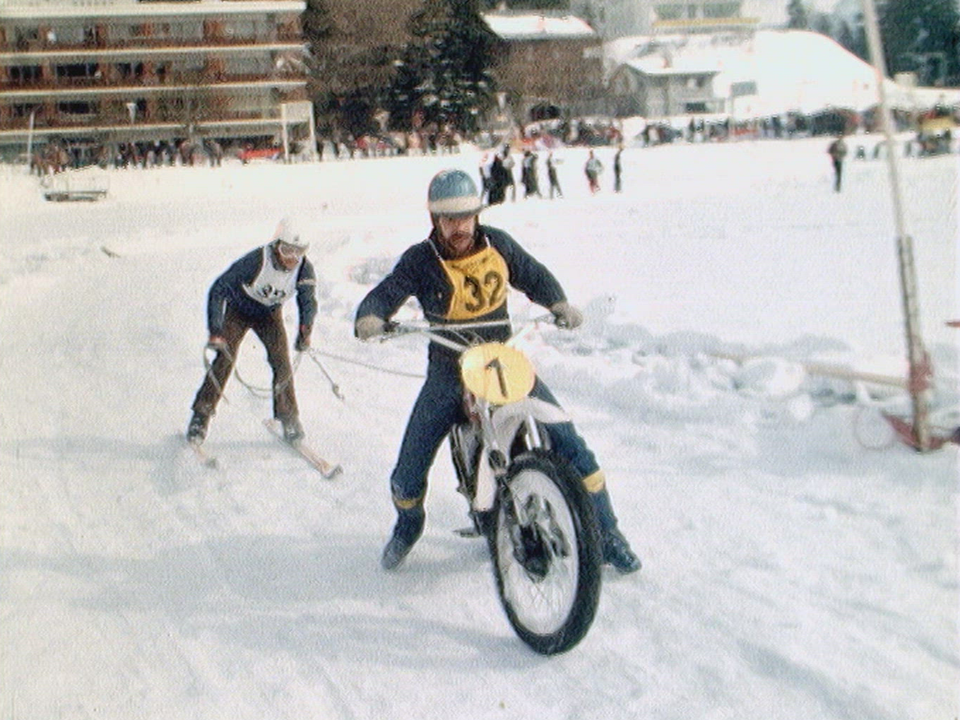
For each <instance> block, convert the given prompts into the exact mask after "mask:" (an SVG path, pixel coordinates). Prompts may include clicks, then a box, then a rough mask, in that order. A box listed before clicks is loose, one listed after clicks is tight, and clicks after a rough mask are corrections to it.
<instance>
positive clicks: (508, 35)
mask: <svg viewBox="0 0 960 720" xmlns="http://www.w3.org/2000/svg"><path fill="white" fill-rule="evenodd" d="M481 17H482V18H483V21H484V22H485V23H486V24H487V26H488V27H489V28H490V30H492V31H493V32H494V34H496V35H497V36H499V37H501V38H503V39H504V40H555V39H560V38H563V39H576V38H592V37H597V33H596V32H595V31H594V29H593V28H592V27H590V25H588V24H587V23H586V21H584V20H581V19H580V18H578V17H575V16H573V15H546V14H541V13H484V14H482V15H481Z"/></svg>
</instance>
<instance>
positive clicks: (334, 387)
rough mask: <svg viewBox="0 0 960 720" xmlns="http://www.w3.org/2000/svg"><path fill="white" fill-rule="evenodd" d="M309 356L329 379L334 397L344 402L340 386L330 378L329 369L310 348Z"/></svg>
mask: <svg viewBox="0 0 960 720" xmlns="http://www.w3.org/2000/svg"><path fill="white" fill-rule="evenodd" d="M307 355H309V356H310V359H311V360H313V361H314V362H315V363H316V364H317V367H318V368H320V372H322V373H323V375H324V377H325V378H327V382H329V383H330V390H331V391H332V392H333V394H334V395H336V396H337V399H338V400H341V401H342V400H344V397H343V393H341V392H340V386H339V385H337V383H335V382H334V381H333V378H332V377H330V373H328V372H327V369H326V368H325V367H324V366H323V363H322V362H320V361H319V360H318V359H317V354H316V350H314V349H313V348H310V349H309V350H307Z"/></svg>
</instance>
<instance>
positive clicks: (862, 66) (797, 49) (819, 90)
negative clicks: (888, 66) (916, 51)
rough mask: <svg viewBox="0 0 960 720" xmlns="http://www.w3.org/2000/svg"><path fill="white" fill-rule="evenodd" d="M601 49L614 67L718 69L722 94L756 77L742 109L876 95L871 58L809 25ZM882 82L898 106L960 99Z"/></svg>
mask: <svg viewBox="0 0 960 720" xmlns="http://www.w3.org/2000/svg"><path fill="white" fill-rule="evenodd" d="M604 53H605V57H606V59H607V63H608V67H609V68H611V69H612V70H615V69H616V68H619V67H622V66H624V65H626V66H628V67H631V68H634V69H635V70H638V71H640V72H643V73H647V74H663V73H664V71H666V70H670V71H672V72H673V73H675V74H690V73H702V72H705V71H706V70H708V69H713V70H715V71H716V72H717V74H716V77H715V79H714V94H715V95H716V96H717V97H731V96H732V94H733V93H732V92H731V89H732V86H733V85H734V84H737V83H752V84H754V85H755V86H756V88H757V92H756V94H755V95H750V96H747V97H738V98H737V100H736V114H737V115H738V116H739V115H741V114H749V115H766V114H777V113H783V112H787V111H790V110H795V111H799V112H815V111H817V110H821V109H823V108H827V107H842V108H850V109H853V110H863V109H866V108H868V107H872V106H873V105H876V104H877V102H878V98H877V82H876V77H877V76H876V71H875V69H874V67H873V66H872V65H870V64H869V63H867V62H864V61H863V60H862V59H860V58H859V57H857V56H856V55H854V54H853V53H851V52H849V51H848V50H846V49H845V48H843V47H841V46H840V45H839V44H838V43H837V42H835V41H834V40H832V39H831V38H829V37H827V36H825V35H821V34H820V33H815V32H809V31H804V30H760V31H757V32H756V33H754V34H753V35H751V36H748V37H743V36H739V37H738V36H733V35H729V34H728V35H724V34H717V35H693V36H686V37H681V36H674V37H663V36H637V37H632V38H620V39H618V40H615V41H612V42H610V43H608V44H607V45H606V46H605V48H604ZM798 58H800V59H802V62H800V61H798ZM884 89H885V90H886V93H887V97H888V101H889V103H890V104H891V105H895V106H899V107H925V106H927V107H928V106H929V105H931V104H933V103H934V102H937V101H938V99H942V101H943V102H945V103H947V104H953V103H955V102H957V101H958V99H960V91H958V90H954V89H939V88H938V89H930V88H908V87H904V86H902V85H898V84H897V83H895V82H893V81H892V80H889V79H888V80H887V81H886V82H885V84H884Z"/></svg>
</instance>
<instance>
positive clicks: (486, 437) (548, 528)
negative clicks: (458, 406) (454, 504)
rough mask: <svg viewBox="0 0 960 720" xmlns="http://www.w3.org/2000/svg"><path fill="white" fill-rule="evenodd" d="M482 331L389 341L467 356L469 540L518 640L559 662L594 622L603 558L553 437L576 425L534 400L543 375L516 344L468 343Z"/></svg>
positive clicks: (455, 432)
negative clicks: (486, 564)
mask: <svg viewBox="0 0 960 720" xmlns="http://www.w3.org/2000/svg"><path fill="white" fill-rule="evenodd" d="M482 324H486V325H488V326H489V325H490V324H491V323H482ZM482 324H478V323H465V324H450V325H432V326H431V325H426V326H423V325H418V324H393V325H392V326H391V328H390V330H389V331H388V333H387V335H386V336H385V338H386V337H397V336H400V335H409V334H420V335H423V336H425V337H427V338H429V339H430V340H432V341H433V342H435V343H438V344H440V345H443V346H445V347H448V348H451V349H453V350H454V351H456V352H457V353H459V355H460V376H461V380H462V382H463V387H464V410H465V414H466V417H467V421H466V422H463V423H461V424H458V425H456V426H455V427H454V428H453V429H452V431H451V433H450V451H451V454H452V457H453V464H454V468H455V471H456V476H457V480H458V488H457V489H458V491H459V492H460V493H461V494H463V495H464V496H465V497H466V499H467V501H468V502H469V504H470V511H469V512H470V517H471V519H472V520H473V528H472V530H471V531H468V532H467V533H465V534H472V535H478V536H483V537H485V538H486V540H487V543H488V547H489V549H490V553H491V556H492V558H493V571H494V576H495V579H496V585H497V593H498V595H499V598H500V602H501V604H502V606H503V609H504V611H505V612H506V615H507V619H508V620H509V622H510V624H511V626H512V627H513V629H514V631H515V632H516V633H517V635H518V636H519V637H520V638H521V639H522V640H523V642H525V643H526V644H527V645H528V646H529V647H530V648H532V649H533V650H534V651H536V652H538V653H540V654H543V655H554V654H557V653H562V652H565V651H567V650H569V649H571V648H572V647H574V646H575V645H576V644H577V643H578V642H580V640H582V639H583V637H584V636H585V635H586V633H587V631H588V630H589V628H590V625H591V623H592V622H593V619H594V616H595V614H596V610H597V604H598V602H599V599H600V585H601V565H602V553H601V544H600V535H599V530H598V526H597V522H596V519H595V512H594V507H593V503H592V502H591V500H590V498H589V497H588V495H587V491H586V489H585V488H584V487H583V484H582V483H581V482H580V479H579V477H578V476H577V475H576V473H575V472H574V471H573V469H572V468H571V467H570V465H569V464H568V463H567V461H566V460H565V459H563V458H562V457H560V456H558V455H557V454H556V453H554V452H552V451H551V448H550V442H549V436H548V434H547V432H546V431H545V426H547V425H550V424H552V423H561V422H569V420H570V418H569V417H568V416H567V414H566V413H565V412H564V411H563V410H561V409H560V408H559V407H557V406H555V405H552V404H550V403H548V402H545V401H543V400H540V399H537V398H534V397H530V392H531V390H532V389H533V386H534V382H535V380H536V374H535V371H534V368H533V365H532V363H531V362H530V360H529V358H528V357H527V356H526V355H525V354H524V353H523V352H522V351H521V350H519V349H517V348H516V347H514V346H513V345H511V343H512V342H514V341H515V340H516V338H517V336H514V337H513V338H511V339H510V340H508V341H507V342H506V343H500V342H473V341H471V340H470V339H468V338H469V337H470V336H469V331H472V330H475V329H476V328H478V326H480V325H482ZM493 324H501V325H507V324H508V321H495V323H493Z"/></svg>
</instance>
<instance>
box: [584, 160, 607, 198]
mask: <svg viewBox="0 0 960 720" xmlns="http://www.w3.org/2000/svg"><path fill="white" fill-rule="evenodd" d="M583 171H584V173H586V175H587V184H588V185H589V186H590V192H591V193H594V194H596V193H597V191H599V190H600V173H601V172H603V163H601V162H600V160H599V159H597V158H596V157H595V156H594V154H593V150H591V151H590V156H589V157H588V158H587V164H586V165H584V166H583Z"/></svg>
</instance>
